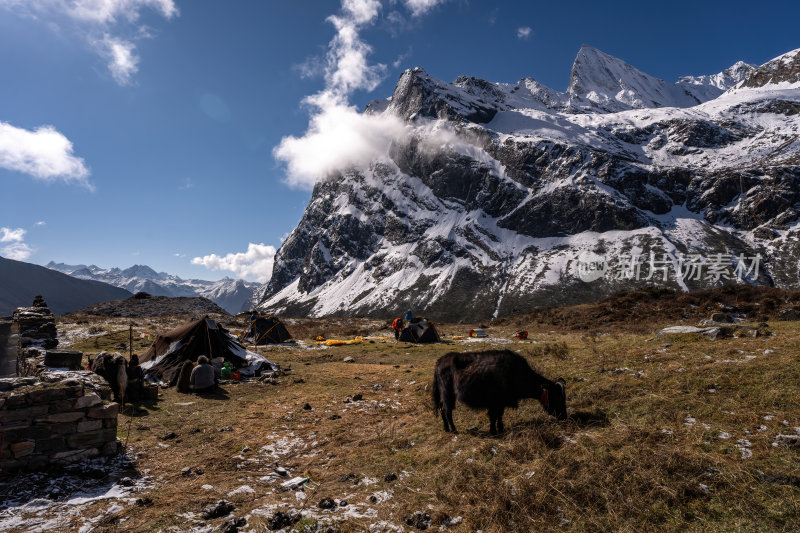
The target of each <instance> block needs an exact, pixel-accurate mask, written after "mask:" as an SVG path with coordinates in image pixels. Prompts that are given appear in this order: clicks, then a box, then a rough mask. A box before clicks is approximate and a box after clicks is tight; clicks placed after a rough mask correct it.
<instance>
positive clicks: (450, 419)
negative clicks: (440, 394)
mask: <svg viewBox="0 0 800 533" xmlns="http://www.w3.org/2000/svg"><path fill="white" fill-rule="evenodd" d="M447 422H448V423H449V424H450V431H452V432H453V433H458V431H457V430H456V425H455V424H454V423H453V410H452V409H448V410H447Z"/></svg>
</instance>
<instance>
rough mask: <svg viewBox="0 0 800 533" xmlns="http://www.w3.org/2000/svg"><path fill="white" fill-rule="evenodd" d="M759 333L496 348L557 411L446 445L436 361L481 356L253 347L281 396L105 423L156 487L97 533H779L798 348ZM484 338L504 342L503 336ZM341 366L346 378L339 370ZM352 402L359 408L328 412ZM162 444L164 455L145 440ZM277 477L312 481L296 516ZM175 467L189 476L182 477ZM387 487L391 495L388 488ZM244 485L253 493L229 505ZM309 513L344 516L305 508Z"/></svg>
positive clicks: (186, 406)
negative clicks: (288, 524)
mask: <svg viewBox="0 0 800 533" xmlns="http://www.w3.org/2000/svg"><path fill="white" fill-rule="evenodd" d="M359 324H361V325H362V326H363V327H364V328H365V331H363V333H369V332H370V331H373V332H374V328H375V327H376V325H375V323H374V321H361V322H360V321H346V323H344V324H340V325H338V326H336V325H331V324H330V323H319V324H317V327H318V328H327V334H328V335H332V334H335V333H336V329H337V327H345V326H346V327H348V328H351V329H354V331H350V330H348V331H347V333H348V334H354V333H357V332H358V331H356V330H357V329H358V327H359ZM295 325H296V326H297V325H298V324H295ZM301 326H302V327H303V328H305V329H304V332H305V333H304V334H307V335H311V334H313V332H314V331H315V327H314V323H313V321H309V322H304V323H303V324H301ZM659 326H660V325H657V324H653V325H652V327H651V331H653V330H655V329H657V327H659ZM469 327H470V326H443V327H442V328H441V329H442V330H444V331H445V332H447V333H450V334H453V333H459V332H461V330H468V329H469ZM516 327H517V324H514V328H516ZM772 329H773V331H774V332H775V336H773V337H761V338H741V339H738V338H737V339H723V340H717V341H709V340H706V339H704V338H695V337H686V336H673V337H670V338H665V337H658V338H656V339H652V340H648V339H651V336H652V335H651V333H647V334H638V333H624V332H618V333H612V334H608V335H600V336H582V335H581V334H579V333H574V332H561V331H555V330H553V329H552V326H548V327H547V329H539V328H534V327H530V328H528V331H529V332H530V334H531V340H530V341H528V342H518V341H509V344H508V347H510V348H512V349H515V350H517V351H519V352H520V353H522V354H523V355H525V356H526V357H528V359H529V360H530V361H531V362H532V364H533V365H534V367H536V368H537V369H538V370H539V371H540V372H541V373H543V374H544V375H546V376H549V377H553V378H554V377H556V376H559V375H560V376H564V377H565V378H566V380H567V384H568V386H567V395H568V405H569V407H570V408H571V410H572V413H571V416H570V418H569V420H567V421H565V422H557V421H555V420H554V419H552V418H549V417H548V416H547V415H546V414H545V413H544V412H543V411H542V409H541V407H540V406H539V405H538V404H537V403H535V402H533V401H530V400H529V401H526V402H523V404H522V407H521V408H520V409H519V410H517V411H507V414H506V427H507V432H506V434H505V435H502V436H501V437H499V438H491V437H490V436H489V435H488V419H487V417H486V416H485V413H476V412H472V411H470V410H468V409H466V408H465V407H463V406H459V407H458V408H457V410H456V412H455V422H456V425H457V427H458V428H459V430H460V433H459V434H458V435H456V436H453V435H450V434H446V433H444V432H443V431H442V429H441V422H440V420H438V419H436V418H434V416H433V413H432V411H431V406H430V401H429V391H428V385H429V383H430V380H431V376H432V369H433V364H434V362H435V360H436V358H437V357H438V356H440V355H442V354H443V353H446V352H447V351H450V350H479V349H483V348H486V347H490V346H493V345H490V344H489V345H487V343H480V342H458V343H454V344H449V345H445V344H441V345H433V346H411V345H407V344H404V343H400V344H397V343H395V342H394V340H390V341H386V342H384V341H375V342H374V343H369V342H365V343H362V344H358V345H351V346H342V347H336V348H329V349H303V348H293V349H292V348H288V349H287V348H270V349H266V350H263V349H262V353H263V354H264V355H266V356H267V357H269V358H271V359H272V360H274V361H275V362H278V363H279V364H281V366H284V367H291V369H292V371H291V372H290V373H288V374H287V375H285V376H282V377H280V378H279V384H278V385H264V384H261V383H255V382H252V383H241V384H228V385H225V386H224V392H222V393H221V394H220V395H218V396H216V397H211V398H202V397H195V396H187V395H181V394H178V393H176V392H175V390H174V389H170V390H166V391H164V392H163V394H162V396H161V398H160V401H159V402H158V403H157V404H155V405H145V406H140V411H139V412H137V413H135V414H134V412H133V411H132V410H128V411H126V413H125V414H123V415H122V416H121V417H120V424H119V428H120V429H119V437H120V438H121V439H122V440H123V441H126V442H128V447H129V448H128V449H129V453H131V454H132V455H135V456H136V457H137V460H136V465H137V468H138V469H139V471H141V472H147V474H148V475H150V476H152V477H153V478H154V479H155V481H156V484H155V486H154V487H153V488H152V489H149V490H148V491H146V492H145V493H143V494H141V495H140V497H142V498H149V499H151V500H152V504H151V505H148V506H145V507H138V506H129V507H127V508H125V509H124V510H122V511H121V512H119V513H117V514H114V515H111V516H109V517H107V518H106V519H104V522H103V524H104V525H101V526H100V528H99V529H100V530H108V531H157V530H167V529H169V528H173V527H174V528H176V529H177V530H188V529H191V527H194V526H196V525H198V524H199V523H200V522H205V523H206V524H207V525H209V526H212V527H218V526H219V524H221V523H222V522H224V521H225V519H222V518H219V519H214V520H210V521H202V519H201V518H200V517H199V512H200V510H201V509H202V508H203V507H204V506H206V505H208V504H210V503H213V502H215V501H216V500H218V499H220V498H227V499H229V500H231V501H233V502H234V504H235V505H236V510H235V511H234V513H233V516H237V517H239V516H247V517H248V522H247V523H248V526H247V527H249V528H251V529H252V530H255V531H265V530H267V527H268V519H269V517H270V516H272V514H273V513H274V512H275V511H277V510H290V509H294V510H300V511H303V512H305V513H306V514H307V516H306V518H304V519H303V520H302V521H300V522H298V523H297V524H295V526H294V528H295V530H298V531H299V530H303V528H305V531H314V530H315V527H316V526H317V525H319V524H332V525H333V527H334V528H335V529H334V530H338V531H368V530H369V527H370V526H371V525H373V527H375V526H374V525H375V524H379V525H381V526H382V527H384V526H386V525H387V524H391V525H402V526H403V527H404V528H405V529H406V531H408V530H410V529H411V530H413V527H410V526H408V525H406V524H405V523H404V522H403V518H404V516H406V515H408V514H410V513H413V512H415V511H425V512H427V513H428V514H429V515H430V517H431V519H432V526H431V527H432V528H434V529H438V524H439V523H440V522H441V521H442V520H444V519H445V518H446V517H456V516H461V517H462V518H463V522H461V524H460V525H457V526H454V527H452V528H451V530H454V531H474V530H476V529H482V530H483V531H487V532H488V531H498V532H499V531H533V530H550V529H564V530H575V531H609V530H615V531H641V530H672V531H678V530H687V529H688V530H697V531H730V530H765V531H767V530H768V531H774V530H796V529H797V528H798V524H800V487H798V486H797V485H798V482H800V477H798V476H800V468H798V464H800V462H798V460H800V450H798V449H795V448H790V447H787V446H785V445H778V446H773V442H775V436H776V435H777V434H779V433H784V434H787V433H793V432H794V431H795V430H794V429H793V428H795V427H800V407H798V397H799V396H800V395H798V385H800V364H798V363H800V330H798V323H796V322H784V323H780V322H775V323H772ZM339 331H343V330H339ZM489 332H490V334H491V335H492V336H493V337H495V338H509V337H510V335H511V333H512V332H513V330H512V328H511V327H510V326H509V327H508V328H502V327H501V328H491V329H490V330H489ZM346 356H352V357H354V358H355V360H356V362H355V363H349V364H348V363H344V362H342V359H343V358H344V357H346ZM753 356H754V357H753ZM359 393H360V394H362V395H363V398H364V400H363V401H360V402H352V403H345V400H346V398H347V397H349V396H352V395H354V394H359ZM305 403H308V404H310V406H311V407H312V409H311V410H304V409H303V405H304V404H305ZM784 421H786V423H785V424H784ZM228 426H229V427H230V428H232V431H219V429H222V428H225V427H228ZM473 427H475V428H477V429H470V428H473ZM170 432H174V433H176V434H177V438H174V439H171V440H166V441H165V440H161V439H160V437H163V436H164V435H166V434H168V433H170ZM282 439H283V440H282ZM276 443H277V444H276ZM265 446H266V447H267V448H265ZM243 450H244V451H243ZM273 452H274V453H273ZM750 454H752V455H751V456H750ZM276 461H277V462H278V464H279V465H280V466H282V467H284V468H286V469H288V470H289V471H290V472H291V474H292V475H293V476H294V475H305V476H308V477H310V478H311V479H313V480H314V482H315V483H318V485H316V484H315V485H314V488H313V489H311V488H309V489H307V490H306V492H305V500H299V499H298V496H297V495H296V494H295V491H284V492H281V491H280V490H278V485H279V484H280V482H281V481H282V480H278V481H266V480H263V478H264V476H267V475H268V474H270V473H271V472H273V469H274V464H275V462H276ZM186 467H190V468H192V469H197V468H200V469H202V470H203V473H202V474H199V475H198V474H194V473H193V474H192V475H190V476H184V475H182V473H181V471H182V469H184V468H186ZM390 473H394V474H397V475H398V476H399V478H398V479H397V480H393V481H387V480H385V477H386V475H387V474H390ZM348 475H351V476H349V477H348ZM354 480H356V481H357V480H360V482H359V483H358V484H357V485H356V484H354ZM204 485H207V486H211V487H213V488H211V489H204V488H202V487H203V486H204ZM245 485H248V486H250V487H251V488H252V492H250V491H248V490H245V491H242V492H241V493H239V494H234V495H232V496H228V494H229V493H231V492H232V491H234V490H235V489H237V488H239V487H242V486H245ZM371 496H372V497H373V501H370V497H371ZM325 497H330V498H335V499H346V500H347V501H348V503H349V505H348V506H347V507H339V508H338V509H337V510H336V511H323V510H320V509H319V508H318V507H317V504H318V502H319V501H320V500H321V499H322V498H325ZM99 505H100V504H98V506H99ZM99 509H100V507H98V510H99ZM356 509H357V511H356ZM90 512H91V510H90ZM347 513H350V514H349V515H347ZM345 516H350V518H345ZM228 518H229V517H228ZM120 521H121V522H120ZM323 530H324V529H323Z"/></svg>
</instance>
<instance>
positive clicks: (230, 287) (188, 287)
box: [46, 261, 258, 314]
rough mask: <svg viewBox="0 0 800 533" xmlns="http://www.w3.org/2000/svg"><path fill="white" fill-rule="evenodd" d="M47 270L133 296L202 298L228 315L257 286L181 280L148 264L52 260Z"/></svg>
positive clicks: (241, 305)
mask: <svg viewBox="0 0 800 533" xmlns="http://www.w3.org/2000/svg"><path fill="white" fill-rule="evenodd" d="M46 266H47V268H49V269H52V270H56V271H58V272H62V273H64V274H68V275H70V276H72V277H74V278H78V279H83V280H94V281H101V282H103V283H108V284H109V285H113V286H115V287H120V288H122V289H125V290H127V291H130V292H131V293H137V292H146V293H149V294H151V295H153V296H172V297H178V296H185V297H192V296H202V297H204V298H208V299H209V300H211V301H212V302H214V303H216V304H217V305H219V306H220V307H222V308H223V309H225V310H226V311H227V312H229V313H232V314H236V313H238V312H240V311H245V310H247V309H245V308H247V307H248V305H249V301H250V299H251V298H252V296H253V291H254V290H255V289H256V288H257V287H258V283H251V282H249V281H243V280H240V279H231V278H224V279H221V280H219V281H206V280H202V279H181V278H179V277H178V276H174V275H171V274H167V273H166V272H156V271H155V270H153V269H152V268H150V267H149V266H147V265H133V266H132V267H129V268H126V269H124V270H123V269H120V268H100V267H98V266H96V265H88V266H87V265H67V264H64V263H56V262H53V261H50V262H49V263H48V264H47V265H46Z"/></svg>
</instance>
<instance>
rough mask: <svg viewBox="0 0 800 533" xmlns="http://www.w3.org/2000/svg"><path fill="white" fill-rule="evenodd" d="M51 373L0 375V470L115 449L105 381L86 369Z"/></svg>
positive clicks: (114, 418) (67, 460)
mask: <svg viewBox="0 0 800 533" xmlns="http://www.w3.org/2000/svg"><path fill="white" fill-rule="evenodd" d="M54 374H59V373H44V374H43V376H41V378H42V379H38V378H34V377H23V378H6V379H0V474H5V473H12V472H17V471H20V470H42V469H45V468H47V467H49V466H52V465H65V464H68V463H72V462H75V461H80V460H82V459H88V458H92V457H98V456H109V455H114V454H116V453H117V452H118V448H119V444H118V442H117V413H118V410H119V405H118V404H116V403H113V402H111V401H109V398H110V396H111V391H110V388H109V387H108V384H107V383H105V381H104V380H103V379H102V378H100V377H99V376H97V375H95V374H92V373H90V372H72V373H69V374H71V376H70V377H69V378H68V379H63V376H59V375H54ZM47 379H52V380H53V382H48V381H46V380H47Z"/></svg>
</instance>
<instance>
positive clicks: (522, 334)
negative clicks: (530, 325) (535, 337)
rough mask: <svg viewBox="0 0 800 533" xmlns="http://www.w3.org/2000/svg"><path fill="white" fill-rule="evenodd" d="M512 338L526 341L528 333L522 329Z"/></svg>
mask: <svg viewBox="0 0 800 533" xmlns="http://www.w3.org/2000/svg"><path fill="white" fill-rule="evenodd" d="M514 336H515V337H516V338H518V339H519V340H522V339H527V338H528V332H527V331H525V330H524V329H523V330H522V331H518V332H517V333H516V334H515V335H514Z"/></svg>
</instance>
